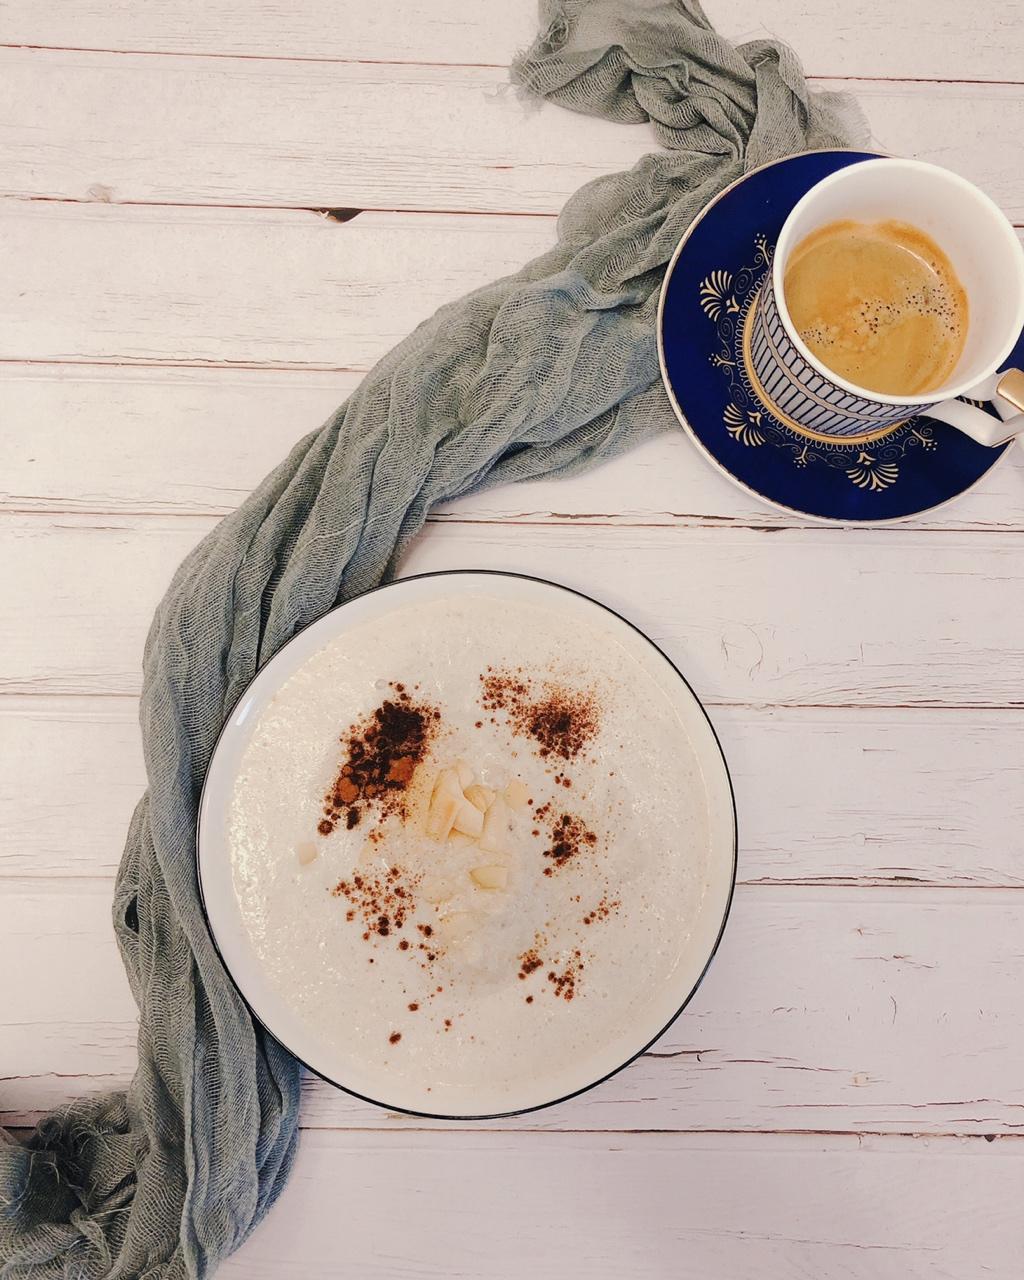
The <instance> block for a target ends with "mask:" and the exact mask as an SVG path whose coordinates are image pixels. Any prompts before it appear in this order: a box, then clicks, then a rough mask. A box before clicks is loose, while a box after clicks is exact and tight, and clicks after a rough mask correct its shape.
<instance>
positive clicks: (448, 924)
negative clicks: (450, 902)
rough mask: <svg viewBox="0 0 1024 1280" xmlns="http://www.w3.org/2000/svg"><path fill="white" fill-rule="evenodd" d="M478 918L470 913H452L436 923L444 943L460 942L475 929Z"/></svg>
mask: <svg viewBox="0 0 1024 1280" xmlns="http://www.w3.org/2000/svg"><path fill="white" fill-rule="evenodd" d="M477 921H478V916H476V915H475V914H474V913H473V912H472V911H452V912H450V914H448V915H446V916H442V917H441V919H440V920H439V921H438V922H437V924H438V928H439V929H440V930H441V933H442V935H443V936H444V939H445V941H446V942H461V941H462V939H463V938H467V937H469V935H470V934H471V933H472V932H473V930H474V929H475V928H476V925H477Z"/></svg>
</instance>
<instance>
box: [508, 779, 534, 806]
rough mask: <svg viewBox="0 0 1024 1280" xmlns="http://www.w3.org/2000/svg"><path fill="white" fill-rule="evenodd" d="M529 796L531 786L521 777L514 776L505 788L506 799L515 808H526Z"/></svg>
mask: <svg viewBox="0 0 1024 1280" xmlns="http://www.w3.org/2000/svg"><path fill="white" fill-rule="evenodd" d="M529 798H530V792H529V788H528V787H527V785H526V783H525V782H523V780H522V779H521V778H513V779H512V781H511V782H510V783H509V784H508V786H507V787H506V788H505V799H506V800H507V801H508V803H509V804H510V805H511V806H512V808H513V809H525V808H526V802H527V800H529Z"/></svg>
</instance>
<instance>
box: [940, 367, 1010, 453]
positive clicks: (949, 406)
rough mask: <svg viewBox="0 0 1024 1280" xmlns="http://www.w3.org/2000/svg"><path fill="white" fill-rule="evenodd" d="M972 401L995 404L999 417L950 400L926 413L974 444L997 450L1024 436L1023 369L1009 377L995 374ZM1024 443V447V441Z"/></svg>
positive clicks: (972, 396)
mask: <svg viewBox="0 0 1024 1280" xmlns="http://www.w3.org/2000/svg"><path fill="white" fill-rule="evenodd" d="M971 398H972V399H974V400H991V401H992V404H993V407H994V408H995V410H996V412H997V413H998V414H999V417H998V418H993V417H992V415H991V414H990V413H986V412H985V411H984V410H983V409H978V408H977V407H976V406H975V405H973V404H964V402H963V401H962V400H946V401H944V402H943V403H942V404H937V405H933V406H932V407H931V408H930V409H928V410H926V411H925V413H926V416H927V417H929V418H936V419H937V420H938V421H939V422H948V423H949V425H950V426H951V427H956V428H957V430H958V431H963V432H964V433H965V434H966V435H969V436H970V437H971V439H972V440H977V442H978V443H979V444H985V445H988V446H989V448H993V449H994V448H997V447H998V446H999V445H1002V444H1008V443H1009V442H1010V441H1011V440H1014V439H1017V438H1018V437H1021V436H1024V372H1022V371H1021V370H1020V369H1007V370H1006V372H1005V373H997V374H995V375H994V376H993V377H991V378H989V379H988V380H987V381H985V382H983V383H982V384H981V385H980V386H978V387H974V388H973V389H972V391H971ZM1021 443H1022V444H1024V440H1022V441H1021Z"/></svg>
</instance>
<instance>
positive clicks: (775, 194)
mask: <svg viewBox="0 0 1024 1280" xmlns="http://www.w3.org/2000/svg"><path fill="white" fill-rule="evenodd" d="M873 158H874V153H871V152H866V151H813V152H808V153H806V154H804V155H799V156H792V157H790V158H789V159H787V160H779V161H776V162H775V163H774V164H769V165H765V166H764V167H763V168H761V169H756V170H754V172H753V173H749V174H747V175H746V176H745V177H744V178H741V179H740V181H739V182H736V183H734V184H733V185H732V186H731V187H728V188H727V189H726V190H725V191H723V192H722V194H721V195H720V196H718V198H717V199H716V200H714V201H712V203H711V204H710V205H708V207H707V208H706V209H705V210H704V212H703V213H702V214H701V215H700V217H699V218H698V219H697V220H696V222H694V223H693V225H692V226H691V227H690V229H689V231H688V232H687V233H686V235H685V236H684V238H683V241H682V243H681V244H680V245H679V247H678V249H677V250H676V252H675V255H674V257H673V258H672V261H671V262H670V263H669V267H668V271H667V273H666V275H665V283H664V285H663V287H662V293H661V306H660V309H659V313H658V351H659V355H660V359H661V370H662V375H663V377H664V379H665V386H666V388H667V389H668V393H669V399H670V400H671V401H672V406H673V408H674V409H675V411H676V414H677V415H678V417H679V420H680V421H681V422H682V424H683V426H685V427H686V428H687V429H688V430H689V432H690V434H691V435H692V436H693V438H694V440H695V441H696V442H697V444H698V446H699V447H700V448H701V449H702V450H703V452H704V453H705V454H706V455H707V456H708V457H709V458H710V459H711V461H712V462H713V463H715V464H716V465H717V466H718V467H719V468H720V469H721V470H723V471H724V472H725V473H726V475H728V476H729V477H730V478H731V479H732V480H734V481H735V482H736V483H737V484H739V485H741V486H742V487H743V488H744V489H747V490H748V491H749V492H750V493H752V494H754V495H755V496H756V497H758V498H761V499H763V500H764V501H766V502H770V503H772V504H773V505H774V506H777V507H783V508H784V509H786V510H788V511H793V512H798V513H800V514H802V515H808V516H813V517H814V518H816V519H818V520H830V521H837V522H838V523H841V524H854V523H862V522H872V523H874V522H878V521H884V520H900V519H905V518H906V517H908V516H913V515H917V514H919V513H920V512H922V511H928V510H931V509H932V508H933V507H937V506H940V505H941V504H942V503H944V502H949V501H950V499H952V498H956V497H958V496H959V495H960V494H961V493H964V492H966V490H968V489H970V488H971V486H972V485H974V484H976V483H977V482H978V481H979V480H980V479H981V478H982V476H984V475H985V474H986V473H987V472H988V471H989V470H991V468H992V467H994V466H995V465H996V463H997V462H998V461H999V460H1000V458H1001V457H1002V456H1003V454H1004V453H1005V452H1006V449H1007V448H1008V447H1009V446H1007V445H1004V446H1003V447H1002V448H997V449H990V448H987V447H986V446H984V445H980V444H976V443H975V442H974V441H973V440H971V439H969V438H968V437H967V436H966V435H964V434H963V433H962V432H960V431H957V430H956V429H955V428H954V427H949V426H946V425H945V424H944V423H940V422H934V421H932V419H930V418H928V417H925V416H923V415H922V416H921V417H917V418H910V419H909V420H908V421H906V422H904V423H902V424H900V425H899V426H898V427H895V428H893V430H892V431H891V432H889V433H888V434H886V435H884V436H882V437H881V438H878V439H875V440H872V441H868V442H866V443H865V442H861V443H846V444H844V443H841V442H839V441H832V440H828V439H825V438H823V437H821V436H817V435H811V434H808V433H805V432H804V431H803V430H802V429H801V428H799V427H797V426H795V425H790V424H789V423H785V422H782V421H780V420H779V419H778V418H777V417H775V416H774V414H773V413H772V411H771V409H769V408H768V406H767V405H766V404H765V403H764V402H763V401H762V400H760V399H759V398H758V396H757V393H756V392H755V391H754V388H753V386H752V385H751V380H750V377H749V376H748V374H747V371H746V367H745V363H744V353H743V335H744V327H745V320H746V317H747V313H748V311H749V309H750V305H751V302H752V301H753V299H754V297H755V296H756V294H757V290H758V287H759V286H760V284H761V281H762V280H763V279H764V277H765V275H766V273H767V272H768V271H769V270H770V267H771V260H772V251H773V249H774V247H775V241H776V239H777V237H778V235H779V232H780V231H781V230H782V224H783V223H784V222H785V220H786V218H787V217H788V215H789V212H790V210H791V209H792V208H793V206H794V205H795V204H796V202H797V201H798V200H799V199H800V197H801V196H802V195H804V193H805V192H806V191H808V190H809V189H810V188H811V187H813V186H814V184H815V183H816V182H820V181H821V179H822V178H824V177H827V176H828V174H830V173H833V172H835V170H837V169H842V168H845V167H846V166H847V165H851V164H859V163H860V162H861V161H863V160H870V159H873ZM1022 358H1024V335H1022V337H1021V339H1020V341H1019V342H1018V343H1017V346H1016V347H1015V348H1014V350H1013V352H1012V354H1011V356H1010V358H1009V360H1008V363H1009V364H1020V363H1021V362H1022ZM975 403H977V402H975ZM983 407H985V408H989V409H990V406H987V405H986V406H983ZM990 411H991V412H993V413H994V412H995V411H994V410H991V409H990Z"/></svg>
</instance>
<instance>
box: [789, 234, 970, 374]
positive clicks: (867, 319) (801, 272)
mask: <svg viewBox="0 0 1024 1280" xmlns="http://www.w3.org/2000/svg"><path fill="white" fill-rule="evenodd" d="M785 295H786V305H787V307H788V308H789V314H790V317H791V319H792V322H793V325H794V327H795V328H796V331H797V333H799V335H800V337H801V338H802V339H803V340H804V342H805V343H806V344H807V346H808V347H809V348H810V350H811V352H812V353H813V354H814V355H815V356H816V357H817V359H819V360H820V361H821V362H822V364H824V365H827V366H828V368H829V369H831V370H832V371H833V372H834V373H836V374H838V375H839V377H841V378H845V379H846V380H847V381H848V382H852V383H854V384H855V385H856V386H858V387H863V388H864V389H865V390H867V391H874V392H878V393H883V394H886V395H906V396H916V395H923V394H925V393H927V392H930V391H934V390H935V389H936V388H937V387H940V386H942V384H943V383H944V382H946V381H947V379H948V378H949V377H950V375H951V374H952V372H953V370H954V368H955V367H956V364H957V361H958V360H959V358H960V353H961V352H962V351H963V347H964V342H965V340H966V337H967V320H968V317H967V294H966V293H965V291H964V288H963V285H962V284H961V283H960V281H959V280H958V279H957V275H956V272H955V271H954V270H953V266H952V264H951V263H950V261H949V259H948V258H947V257H946V255H945V254H944V253H943V251H942V250H941V249H940V248H939V246H938V245H937V244H936V243H935V241H934V240H932V239H931V237H930V236H928V235H926V234H925V233H924V232H923V231H921V230H919V229H918V228H917V227H913V226H910V225H909V224H908V223H905V222H897V221H884V222H873V223H865V222H853V221H849V220H843V221H838V222H830V223H828V224H827V225H825V226H823V227H819V228H818V230H817V231H814V232H812V233H811V234H810V235H809V236H807V237H806V238H805V239H804V240H802V241H801V242H800V243H799V244H798V245H797V246H796V248H795V249H794V250H793V252H792V254H791V255H790V258H789V261H788V262H787V264H786V274H785Z"/></svg>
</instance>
